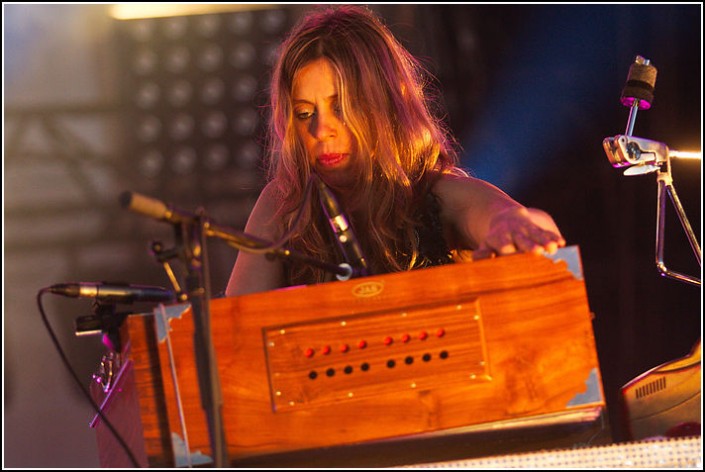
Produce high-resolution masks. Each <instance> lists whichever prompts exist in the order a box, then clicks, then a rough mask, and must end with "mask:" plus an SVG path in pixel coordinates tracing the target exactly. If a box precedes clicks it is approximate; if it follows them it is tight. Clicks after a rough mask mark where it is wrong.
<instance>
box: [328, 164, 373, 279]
mask: <svg viewBox="0 0 705 472" xmlns="http://www.w3.org/2000/svg"><path fill="white" fill-rule="evenodd" d="M316 180H317V181H318V189H319V191H320V197H321V204H322V206H323V211H324V212H325V214H326V217H327V218H328V222H329V223H330V227H331V228H332V229H333V233H334V236H335V240H336V242H337V243H338V246H339V247H340V250H341V251H342V253H343V257H344V258H345V261H346V262H347V263H348V264H349V265H350V266H351V272H350V274H349V275H348V276H347V277H346V276H340V275H338V276H337V277H338V279H339V280H347V279H349V278H350V277H351V276H353V275H360V276H366V275H368V268H367V259H365V256H364V255H363V254H362V249H361V248H360V244H359V243H358V241H357V238H356V237H355V233H354V232H353V230H352V228H351V227H350V224H349V223H348V219H347V218H346V217H345V214H344V213H343V211H342V210H341V209H340V205H339V204H338V200H337V199H336V198H335V195H333V192H332V191H331V190H330V189H329V188H328V186H327V185H326V184H325V183H324V182H323V180H321V179H320V178H317V179H316Z"/></svg>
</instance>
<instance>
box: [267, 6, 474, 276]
mask: <svg viewBox="0 0 705 472" xmlns="http://www.w3.org/2000/svg"><path fill="white" fill-rule="evenodd" d="M321 57H323V58H326V59H328V60H329V61H330V62H331V64H332V65H333V67H334V69H335V70H336V72H337V75H338V80H339V83H338V94H339V99H340V103H341V108H342V113H343V119H344V121H345V123H346V125H347V127H348V129H350V131H351V133H352V135H353V139H354V141H355V149H356V150H357V152H358V156H357V157H358V160H361V161H362V162H363V163H364V165H363V166H362V172H361V175H359V176H358V178H357V181H356V188H355V192H354V194H355V195H356V196H357V198H358V201H357V202H355V203H356V205H355V206H356V207H359V206H360V205H362V206H363V207H364V208H365V210H364V211H360V212H359V215H363V218H364V221H360V220H359V219H358V220H355V218H353V220H354V223H353V224H354V225H357V227H358V228H364V231H363V233H364V238H362V237H361V238H360V239H361V245H362V246H363V250H364V251H365V254H366V255H367V257H368V259H369V261H370V263H371V264H372V266H373V268H374V269H375V271H377V272H389V271H398V270H408V269H411V268H413V267H414V266H415V264H416V262H417V258H418V241H417V240H416V239H417V238H416V236H415V233H414V225H415V224H416V222H415V221H414V217H413V214H414V210H415V208H416V206H417V205H418V204H419V198H420V197H421V196H422V195H423V194H425V193H426V192H427V191H428V190H429V189H430V187H431V185H432V184H433V179H434V178H436V177H438V175H439V174H441V173H449V172H453V173H462V171H461V170H460V169H459V168H458V167H457V164H458V154H457V151H456V149H455V146H456V142H455V141H454V140H453V139H452V138H451V136H450V133H449V132H448V130H447V128H446V127H445V125H444V124H443V122H442V121H441V120H440V119H439V118H437V117H435V116H434V115H433V113H432V112H431V109H430V108H429V105H430V104H432V103H433V104H435V102H434V101H433V96H431V95H429V91H430V86H431V84H432V82H431V80H430V79H431V76H430V74H429V73H428V72H427V71H426V70H425V69H424V68H423V67H422V66H421V64H420V63H419V62H418V61H417V60H416V59H415V58H414V57H413V56H412V55H411V54H410V53H409V52H408V51H407V50H406V49H405V48H404V47H403V46H402V45H401V44H400V43H399V42H398V41H397V40H396V39H395V38H394V36H393V35H392V33H391V32H390V31H389V29H388V28H387V27H386V26H385V25H383V24H382V22H381V21H380V19H379V18H378V17H377V16H375V15H374V13H372V12H371V11H370V10H369V9H367V8H365V7H361V6H351V5H341V6H336V7H333V8H330V7H328V8H323V9H318V10H313V11H312V12H310V13H309V14H308V15H307V16H305V17H304V18H303V19H302V20H301V21H300V22H299V23H298V25H297V26H295V27H294V29H293V30H292V31H291V33H290V34H289V36H288V37H287V39H286V40H285V41H284V42H283V43H282V45H281V47H280V54H279V58H278V60H277V62H276V64H275V67H274V71H273V76H272V83H271V90H270V93H271V98H270V100H271V101H270V105H271V110H270V112H271V123H270V129H269V130H270V136H269V138H270V139H269V147H270V149H269V151H270V152H269V156H268V157H269V161H268V167H269V169H268V170H269V178H270V180H271V181H272V182H273V183H274V184H275V186H276V189H277V191H278V194H279V196H280V197H281V201H282V205H281V207H280V210H279V213H278V215H277V217H279V218H282V219H283V220H284V226H283V227H282V231H286V230H289V229H290V228H291V226H292V225H293V224H294V221H293V219H294V215H295V213H296V210H297V209H298V207H299V205H300V204H301V202H302V201H303V196H304V195H303V194H304V189H305V186H306V182H307V180H308V178H309V177H310V173H311V168H310V166H309V163H308V160H307V157H306V153H305V151H304V148H303V145H302V143H300V142H299V139H298V137H297V135H296V132H295V130H294V126H293V120H294V117H293V111H292V84H293V78H294V74H295V73H296V72H297V71H298V70H299V69H301V67H303V66H304V65H306V64H307V63H309V62H311V61H312V60H315V59H318V58H321ZM323 221H324V220H323V219H322V211H321V210H320V205H319V203H318V199H317V198H316V195H315V190H314V198H312V199H311V200H310V201H309V207H308V208H307V209H306V211H304V213H303V220H302V221H301V222H299V223H298V227H297V229H296V230H295V231H294V234H293V237H292V238H291V239H290V244H289V245H290V247H294V248H297V249H298V250H301V251H303V252H305V253H307V254H309V255H310V256H312V257H316V258H319V259H320V260H326V261H328V262H332V261H334V260H335V257H334V251H335V246H334V245H331V242H330V237H329V233H330V231H329V230H328V228H327V227H326V225H325V223H323V224H321V223H322V222H323ZM316 222H319V224H316ZM362 235H363V234H358V237H360V236H362ZM323 276H324V274H323V273H321V272H319V271H317V270H316V269H314V268H310V267H296V268H293V270H292V271H291V272H290V279H291V280H290V281H289V282H290V283H313V282H320V281H322V280H323Z"/></svg>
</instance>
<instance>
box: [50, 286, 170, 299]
mask: <svg viewBox="0 0 705 472" xmlns="http://www.w3.org/2000/svg"><path fill="white" fill-rule="evenodd" d="M49 291H50V292H51V293H56V294H59V295H64V296H66V297H73V298H79V297H81V298H95V299H97V300H100V301H105V302H113V303H133V302H169V301H173V300H174V299H175V294H174V292H172V291H171V290H166V289H164V288H161V287H154V286H150V285H128V284H109V283H105V282H77V283H65V284H56V285H52V286H51V287H49Z"/></svg>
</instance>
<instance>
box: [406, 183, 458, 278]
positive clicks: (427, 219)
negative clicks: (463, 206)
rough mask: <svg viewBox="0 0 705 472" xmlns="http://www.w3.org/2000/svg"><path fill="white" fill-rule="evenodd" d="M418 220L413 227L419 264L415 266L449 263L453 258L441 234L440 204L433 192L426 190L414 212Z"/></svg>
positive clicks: (422, 266)
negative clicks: (416, 224)
mask: <svg viewBox="0 0 705 472" xmlns="http://www.w3.org/2000/svg"><path fill="white" fill-rule="evenodd" d="M416 220H417V221H418V222H419V224H418V226H417V227H416V229H415V233H416V238H417V241H418V246H419V264H418V265H417V266H415V268H417V269H420V268H425V267H433V266H439V265H443V264H450V263H452V262H453V258H452V255H451V252H450V249H448V244H447V243H446V240H445V237H444V236H443V225H442V224H441V205H440V203H439V201H438V197H436V196H435V195H434V194H433V193H431V192H428V193H426V196H425V197H424V200H423V201H422V203H421V205H420V206H419V209H418V210H417V212H416Z"/></svg>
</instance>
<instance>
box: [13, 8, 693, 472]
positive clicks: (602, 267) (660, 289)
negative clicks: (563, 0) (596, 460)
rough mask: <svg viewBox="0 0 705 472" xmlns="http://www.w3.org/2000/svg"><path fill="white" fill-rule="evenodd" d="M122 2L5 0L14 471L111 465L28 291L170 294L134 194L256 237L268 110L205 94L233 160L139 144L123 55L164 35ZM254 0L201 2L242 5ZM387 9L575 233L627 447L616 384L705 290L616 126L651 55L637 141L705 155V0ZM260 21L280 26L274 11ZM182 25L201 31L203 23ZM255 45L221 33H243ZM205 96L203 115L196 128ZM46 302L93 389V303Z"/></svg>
mask: <svg viewBox="0 0 705 472" xmlns="http://www.w3.org/2000/svg"><path fill="white" fill-rule="evenodd" d="M109 7H110V6H109V5H89V4H87V5H60V4H57V5H20V4H16V5H5V4H4V5H3V10H4V11H3V16H4V18H5V20H4V21H5V30H4V32H3V34H4V41H3V48H4V73H5V84H4V85H5V96H4V101H5V123H4V167H5V169H4V170H5V172H4V173H3V174H4V185H3V196H4V204H3V207H4V208H3V209H4V228H3V229H4V252H5V257H4V258H3V259H4V290H3V299H4V300H3V333H4V334H3V337H4V342H3V344H4V356H3V380H4V385H3V397H4V398H3V400H4V401H3V408H4V415H3V417H4V420H3V421H4V432H5V434H4V451H3V454H4V458H3V461H4V465H6V466H9V467H93V466H95V465H97V452H96V446H95V439H94V437H93V436H94V435H93V432H92V431H91V430H90V429H89V428H88V427H87V424H88V422H89V421H90V419H91V418H92V413H91V411H90V407H89V406H88V405H87V403H86V402H85V400H84V399H83V398H82V396H81V393H80V391H79V390H78V388H77V387H76V386H75V385H74V383H73V380H72V379H71V378H70V377H69V375H68V374H67V371H66V369H65V367H64V366H63V365H62V364H61V362H60V360H59V357H58V354H57V352H56V350H55V348H54V347H53V345H52V344H51V343H50V339H49V336H48V334H47V330H46V329H45V327H44V325H43V324H42V322H41V318H40V315H39V311H38V307H37V304H36V298H35V297H36V295H37V292H38V291H39V289H41V288H42V287H46V286H49V285H51V284H54V283H59V282H67V281H79V280H81V281H99V280H123V281H129V282H131V283H137V284H155V285H162V286H168V283H169V282H168V279H167V278H166V276H165V274H164V271H163V270H162V268H161V267H160V266H159V265H158V264H157V263H156V262H155V261H154V259H153V258H152V256H151V255H150V254H149V250H148V249H149V242H150V241H152V240H154V239H161V240H163V241H165V242H167V243H170V242H171V239H172V235H171V232H170V228H168V227H165V225H164V224H162V223H158V222H153V221H146V220H145V219H144V218H142V217H140V216H138V215H133V214H127V212H125V211H124V210H122V209H121V208H119V206H118V204H117V197H118V195H119V194H120V193H121V192H122V191H124V190H132V191H138V192H143V193H145V194H147V195H150V196H153V197H155V198H158V199H162V200H164V201H167V202H170V203H174V204H176V205H177V206H180V207H183V208H185V209H189V210H193V209H195V208H197V207H203V208H204V209H206V210H207V211H208V213H209V215H211V216H212V217H214V218H215V219H216V220H217V221H218V222H220V223H222V224H226V225H230V226H232V227H235V228H240V229H241V228H242V227H244V223H245V220H246V217H247V214H248V213H249V211H250V208H251V205H252V204H253V202H254V200H255V198H256V196H257V193H258V191H259V188H260V187H261V185H262V179H261V173H260V171H259V169H258V167H257V165H256V158H257V155H256V154H254V157H252V156H253V154H247V156H248V157H247V159H245V154H244V151H243V149H249V151H248V152H250V153H252V147H250V148H245V147H243V146H245V144H247V143H249V144H251V143H253V142H254V143H257V144H261V142H260V141H258V139H259V138H258V136H259V135H260V134H261V131H262V126H263V125H262V122H261V121H259V122H258V123H255V124H251V125H252V126H253V127H254V128H253V129H252V130H250V131H251V133H250V134H249V135H247V133H246V132H244V131H242V129H240V128H236V124H237V123H239V121H237V120H238V119H239V118H238V117H239V116H240V115H239V114H238V112H239V110H240V109H241V108H242V109H244V108H246V107H245V105H243V104H242V103H241V102H235V101H234V100H232V99H224V100H223V101H222V102H219V103H216V104H215V105H212V108H217V107H220V109H222V111H223V114H224V115H223V116H225V119H226V122H227V123H228V125H229V126H228V128H227V129H228V130H230V131H229V133H230V134H228V133H226V134H225V137H224V141H223V142H224V143H225V146H226V149H227V152H226V153H225V154H223V155H227V156H228V158H227V160H226V161H219V160H218V159H216V158H215V157H214V158H213V159H212V160H209V159H211V157H212V156H211V157H208V156H210V155H209V154H207V150H208V149H211V148H210V146H211V145H212V143H211V142H210V141H208V133H206V132H203V133H200V134H196V135H194V136H196V137H194V138H193V140H192V141H191V142H190V145H191V146H192V148H193V149H195V156H196V157H195V160H194V159H193V156H191V160H189V156H188V155H187V156H186V157H183V156H182V157H183V159H182V160H178V159H177V157H176V153H177V151H178V149H177V150H176V151H175V150H174V149H175V148H173V149H172V147H170V146H174V143H173V142H170V141H169V140H168V139H167V138H168V133H164V134H163V136H167V138H160V141H159V143H160V146H162V148H163V149H164V150H165V152H164V156H163V157H164V158H165V159H166V160H165V161H164V162H167V164H161V165H163V166H164V167H158V166H157V164H158V163H159V162H162V161H158V160H157V161H148V160H144V159H143V157H141V156H143V154H141V153H142V152H143V151H144V149H142V148H141V147H140V146H141V143H140V141H139V139H137V138H136V136H138V134H139V131H137V127H136V126H137V124H138V123H140V117H139V111H140V108H139V106H135V101H134V99H133V96H132V95H131V94H134V93H135V90H133V89H132V87H133V86H134V87H137V86H138V85H139V82H140V81H139V80H137V79H138V78H139V77H137V78H136V76H135V74H134V73H132V72H130V64H131V63H132V62H133V60H134V57H135V55H136V54H137V52H136V51H137V49H134V50H133V49H130V48H133V47H135V48H138V49H139V47H141V46H144V45H146V44H150V41H152V40H142V41H143V42H139V41H132V40H130V38H129V35H128V33H127V32H126V31H127V30H128V23H129V21H118V20H115V19H113V18H111V17H110V15H109ZM203 7H205V6H203ZM243 8H245V7H244V6H237V5H232V6H230V7H228V6H221V7H220V10H219V11H209V12H205V11H202V12H200V13H209V14H210V15H216V16H221V17H223V18H230V17H231V16H232V15H235V14H240V13H241V11H244V10H243ZM307 8H308V7H307V6H291V7H288V6H281V8H279V9H280V10H281V11H283V12H284V16H283V17H278V18H279V19H280V20H281V22H282V24H280V25H279V26H280V27H288V26H290V25H291V24H292V23H293V22H294V21H295V19H296V18H297V17H298V15H299V14H301V13H302V12H303V11H304V10H306V9H307ZM373 8H374V9H375V10H377V11H378V12H379V13H380V14H381V15H383V17H384V18H385V19H386V21H387V23H388V24H389V25H390V27H391V28H392V29H393V31H395V33H396V34H397V35H398V37H399V39H400V40H402V42H404V44H406V45H407V46H408V47H409V49H410V50H411V51H412V52H414V53H415V54H416V55H418V56H419V57H420V58H421V59H422V61H423V62H424V63H425V64H426V65H427V67H428V69H429V70H430V71H431V72H432V73H433V74H434V75H435V76H436V78H437V80H438V83H439V89H440V90H441V91H442V93H443V103H444V104H445V106H446V108H447V112H448V115H447V119H448V122H449V124H450V126H451V127H452V129H453V131H454V133H455V135H456V136H457V138H458V140H459V141H460V143H461V144H462V146H463V150H464V151H463V152H464V154H463V155H464V157H463V165H464V166H465V167H466V168H468V169H469V170H471V171H472V172H473V173H474V174H475V175H477V176H478V177H480V178H483V179H486V180H488V181H490V182H492V183H494V184H495V185H497V186H499V187H500V188H502V189H504V190H505V191H507V192H508V193H509V194H510V195H512V196H513V197H514V198H516V199H517V200H519V201H520V202H521V203H523V204H525V205H527V206H532V207H538V208H542V209H544V210H546V211H548V212H549V213H550V214H551V215H552V216H553V217H554V219H555V220H556V222H557V223H558V225H559V227H560V228H561V230H562V232H563V234H564V236H565V237H566V240H567V241H568V244H570V245H577V246H579V247H580V251H581V255H582V263H583V271H584V279H585V283H586V287H587V291H588V299H589V303H590V307H591V310H592V311H593V312H594V314H595V319H594V327H595V337H596V341H597V350H598V356H599V359H600V367H601V370H602V377H603V387H604V392H605V395H606V397H607V401H608V409H609V412H610V417H611V421H612V424H611V426H612V430H613V435H614V438H615V439H616V440H621V439H623V437H624V428H623V424H622V423H621V422H620V421H619V411H620V407H619V389H620V387H621V386H622V385H624V384H625V383H626V382H628V381H629V380H631V379H633V378H635V377H636V376H638V375H640V374H641V373H643V372H645V371H647V370H649V369H651V368H653V367H656V366H658V365H660V364H662V363H664V362H668V361H671V360H674V359H677V358H679V357H683V356H685V355H686V354H687V353H688V352H689V351H690V350H691V349H692V348H693V346H694V345H695V343H696V342H697V341H698V340H699V339H700V337H701V312H702V306H701V303H702V302H701V300H702V298H701V294H702V291H701V288H700V287H699V286H693V285H689V284H685V283H683V282H679V281H676V280H672V279H668V278H664V277H662V276H660V275H659V274H658V272H657V270H656V266H655V262H654V259H655V233H656V189H657V187H656V178H655V175H654V174H648V175H643V176H632V177H627V176H624V175H622V172H621V170H618V169H614V168H612V166H611V165H610V163H609V161H608V159H607V157H606V155H605V153H604V151H603V149H602V140H603V139H604V138H605V137H608V136H614V135H617V134H623V133H624V131H625V127H626V123H627V116H628V109H626V108H625V107H623V106H622V105H621V104H620V100H619V99H620V92H621V90H622V87H623V86H624V83H625V81H626V77H627V73H628V70H629V66H630V65H631V63H632V61H633V60H634V58H635V56H636V55H641V56H643V57H646V58H648V59H650V60H651V61H652V63H653V64H654V65H655V66H656V67H657V68H658V78H657V82H656V92H655V100H654V103H653V106H652V108H651V109H650V110H644V111H640V112H639V113H638V115H637V119H636V126H635V129H634V135H635V136H639V137H644V138H648V139H652V140H656V141H660V142H664V143H666V144H667V145H668V146H669V147H670V148H671V149H676V150H700V148H701V137H702V119H701V118H702V95H701V90H702V75H701V69H702V33H701V31H702V6H701V5H699V4H697V5H696V4H690V5H675V4H670V5H631V4H624V5H555V6H554V5H423V4H418V5H374V6H373ZM253 14H254V15H255V16H254V17H255V18H257V19H259V20H262V21H265V20H267V18H269V17H266V16H265V12H264V10H263V11H259V10H258V11H255V12H254V13H253ZM272 18H274V19H276V18H277V17H272ZM272 18H269V20H267V21H270V20H271V21H274V20H272ZM282 18H283V19H282ZM153 21H155V22H162V23H164V21H165V20H164V19H163V18H162V19H155V20H153ZM188 21H189V22H190V23H189V25H191V26H193V25H196V24H197V23H196V17H194V16H190V17H188ZM160 24H161V23H160ZM223 24H225V23H223ZM261 25H264V26H262V27H260V28H255V29H253V30H252V33H251V35H253V36H252V38H251V39H253V41H254V42H255V43H256V42H257V41H259V43H258V44H260V45H263V46H262V47H263V48H264V47H265V46H267V45H271V44H272V43H273V42H275V40H276V38H278V37H280V36H279V35H280V34H281V32H282V31H283V30H282V29H276V30H275V29H274V28H272V29H271V31H270V30H267V28H265V26H266V24H265V23H261ZM223 34H224V33H223ZM229 34H235V33H229ZM238 34H239V33H238ZM257 35H259V36H257ZM255 36H256V37H255ZM241 39H242V35H241V36H238V37H235V36H222V37H219V39H217V40H215V39H214V40H213V41H215V42H218V41H222V42H223V46H224V47H230V46H233V45H235V44H237V41H240V40H241ZM130 41H132V42H130ZM154 44H156V42H155V43H154ZM188 45H189V47H192V46H193V42H189V43H188ZM160 47H161V46H160ZM263 50H264V49H263ZM164 51H167V49H164ZM192 52H193V51H192ZM160 54H161V53H160ZM164 54H166V52H164ZM264 56H265V54H263V53H262V52H259V53H258V55H257V57H260V58H261V57H264ZM192 57H193V60H194V61H196V60H198V59H199V58H202V57H203V56H199V55H198V54H197V53H195V52H194V53H193V54H192ZM228 57H231V58H232V57H233V56H232V55H230V56H228ZM160 59H161V57H160ZM252 67H253V68H251V69H250V72H251V73H252V76H253V77H256V79H257V92H256V93H255V94H254V95H253V96H252V97H251V104H253V105H254V109H256V110H258V111H261V108H260V107H259V106H260V105H261V104H262V103H264V100H265V98H266V92H265V88H266V86H265V84H266V78H267V62H266V60H264V61H263V62H260V63H258V65H256V67H255V66H252ZM187 71H188V74H186V75H185V77H186V78H187V80H189V81H191V83H192V84H193V85H194V87H201V86H204V87H205V81H202V80H203V79H202V78H201V77H200V76H199V75H198V74H197V72H196V71H197V68H196V66H190V67H187ZM242 72H243V71H242V70H239V69H237V68H236V67H234V66H233V67H230V68H223V69H222V70H220V72H219V74H220V77H221V78H223V79H224V81H225V83H229V82H228V80H231V79H233V80H234V78H236V77H237V76H238V74H241V73H242ZM169 77H171V76H169ZM164 83H165V84H166V82H164ZM163 93H164V94H166V93H167V89H166V88H165V89H164V91H163ZM228 100H230V101H228ZM160 103H162V102H160ZM248 106H249V105H248ZM205 108H206V107H204V110H201V109H199V110H195V111H193V116H195V117H196V121H195V122H196V127H198V126H199V124H200V123H201V122H203V120H205V118H206V115H205V114H204V113H205V112H206V111H208V110H205ZM172 112H173V110H171V109H170V108H169V107H167V106H165V107H162V108H159V110H158V113H157V115H158V116H159V117H160V119H162V120H163V121H164V123H167V120H169V119H170V118H171V116H172V115H173V114H174V113H175V112H174V113H172ZM165 128H166V125H165ZM233 129H235V131H233ZM247 136H249V137H247ZM243 143H245V144H243ZM169 156H172V157H173V159H174V160H173V161H169V160H168V159H170V157H169ZM221 156H222V155H221ZM253 159H255V162H254V163H253ZM169 162H171V164H169ZM223 162H225V163H223ZM155 163H156V164H155ZM209 163H211V164H209ZM147 164H149V165H147ZM150 165H151V166H152V167H149V166H150ZM209 165H210V167H209ZM155 166H157V167H155ZM701 169H702V168H701V161H685V160H674V162H673V175H674V185H675V188H676V190H677V192H678V195H679V197H680V200H681V203H682V204H683V207H684V209H685V211H686V214H687V216H688V218H689V220H690V224H691V225H692V227H693V230H694V231H695V233H696V234H697V239H698V242H700V241H702V237H701V218H700V215H701V212H702V211H701V200H702V185H701V175H702V173H701ZM150 172H151V173H150ZM667 215H668V222H667V223H668V224H667V227H666V231H665V242H666V250H665V262H666V265H667V266H668V267H669V268H671V269H673V270H676V271H679V272H682V273H686V274H689V275H695V276H697V277H700V275H701V272H702V271H701V268H700V266H699V265H698V264H697V262H696V259H695V257H694V255H693V252H692V250H691V248H690V246H689V244H688V242H687V240H686V238H685V236H684V231H683V229H682V228H681V226H680V224H679V222H678V220H677V218H676V217H675V211H674V209H673V207H672V205H671V203H670V202H668V203H667ZM209 249H210V256H211V257H210V262H211V279H212V285H213V292H214V293H217V292H220V291H222V290H223V289H224V287H225V284H226V283H227V277H228V275H229V270H230V267H231V266H232V263H233V261H234V259H235V256H236V252H235V251H234V250H233V249H231V248H229V247H228V246H226V245H225V244H222V243H221V242H219V241H213V242H212V243H211V244H210V246H209ZM44 302H45V303H44V308H45V310H46V312H47V318H48V320H49V322H50V324H51V325H52V326H53V328H54V330H55V331H56V333H57V336H58V339H59V341H60V343H61V345H62V347H63V348H64V349H65V350H66V351H67V356H68V358H69V360H70V362H71V366H72V368H73V369H75V371H76V373H77V375H78V376H79V378H81V379H85V380H86V383H87V382H88V380H89V379H90V376H91V374H92V373H93V372H94V371H95V369H96V367H97V364H98V362H99V360H100V356H101V355H102V353H103V351H104V348H103V346H102V345H101V342H100V339H99V338H97V337H76V336H75V335H74V333H73V323H74V320H75V318H76V317H77V316H80V315H86V314H89V313H90V311H91V307H90V301H89V300H74V299H64V298H57V297H51V298H46V297H45V299H44ZM131 309H134V310H135V311H139V310H140V309H144V310H149V309H150V307H149V306H145V307H140V306H134V307H131Z"/></svg>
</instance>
